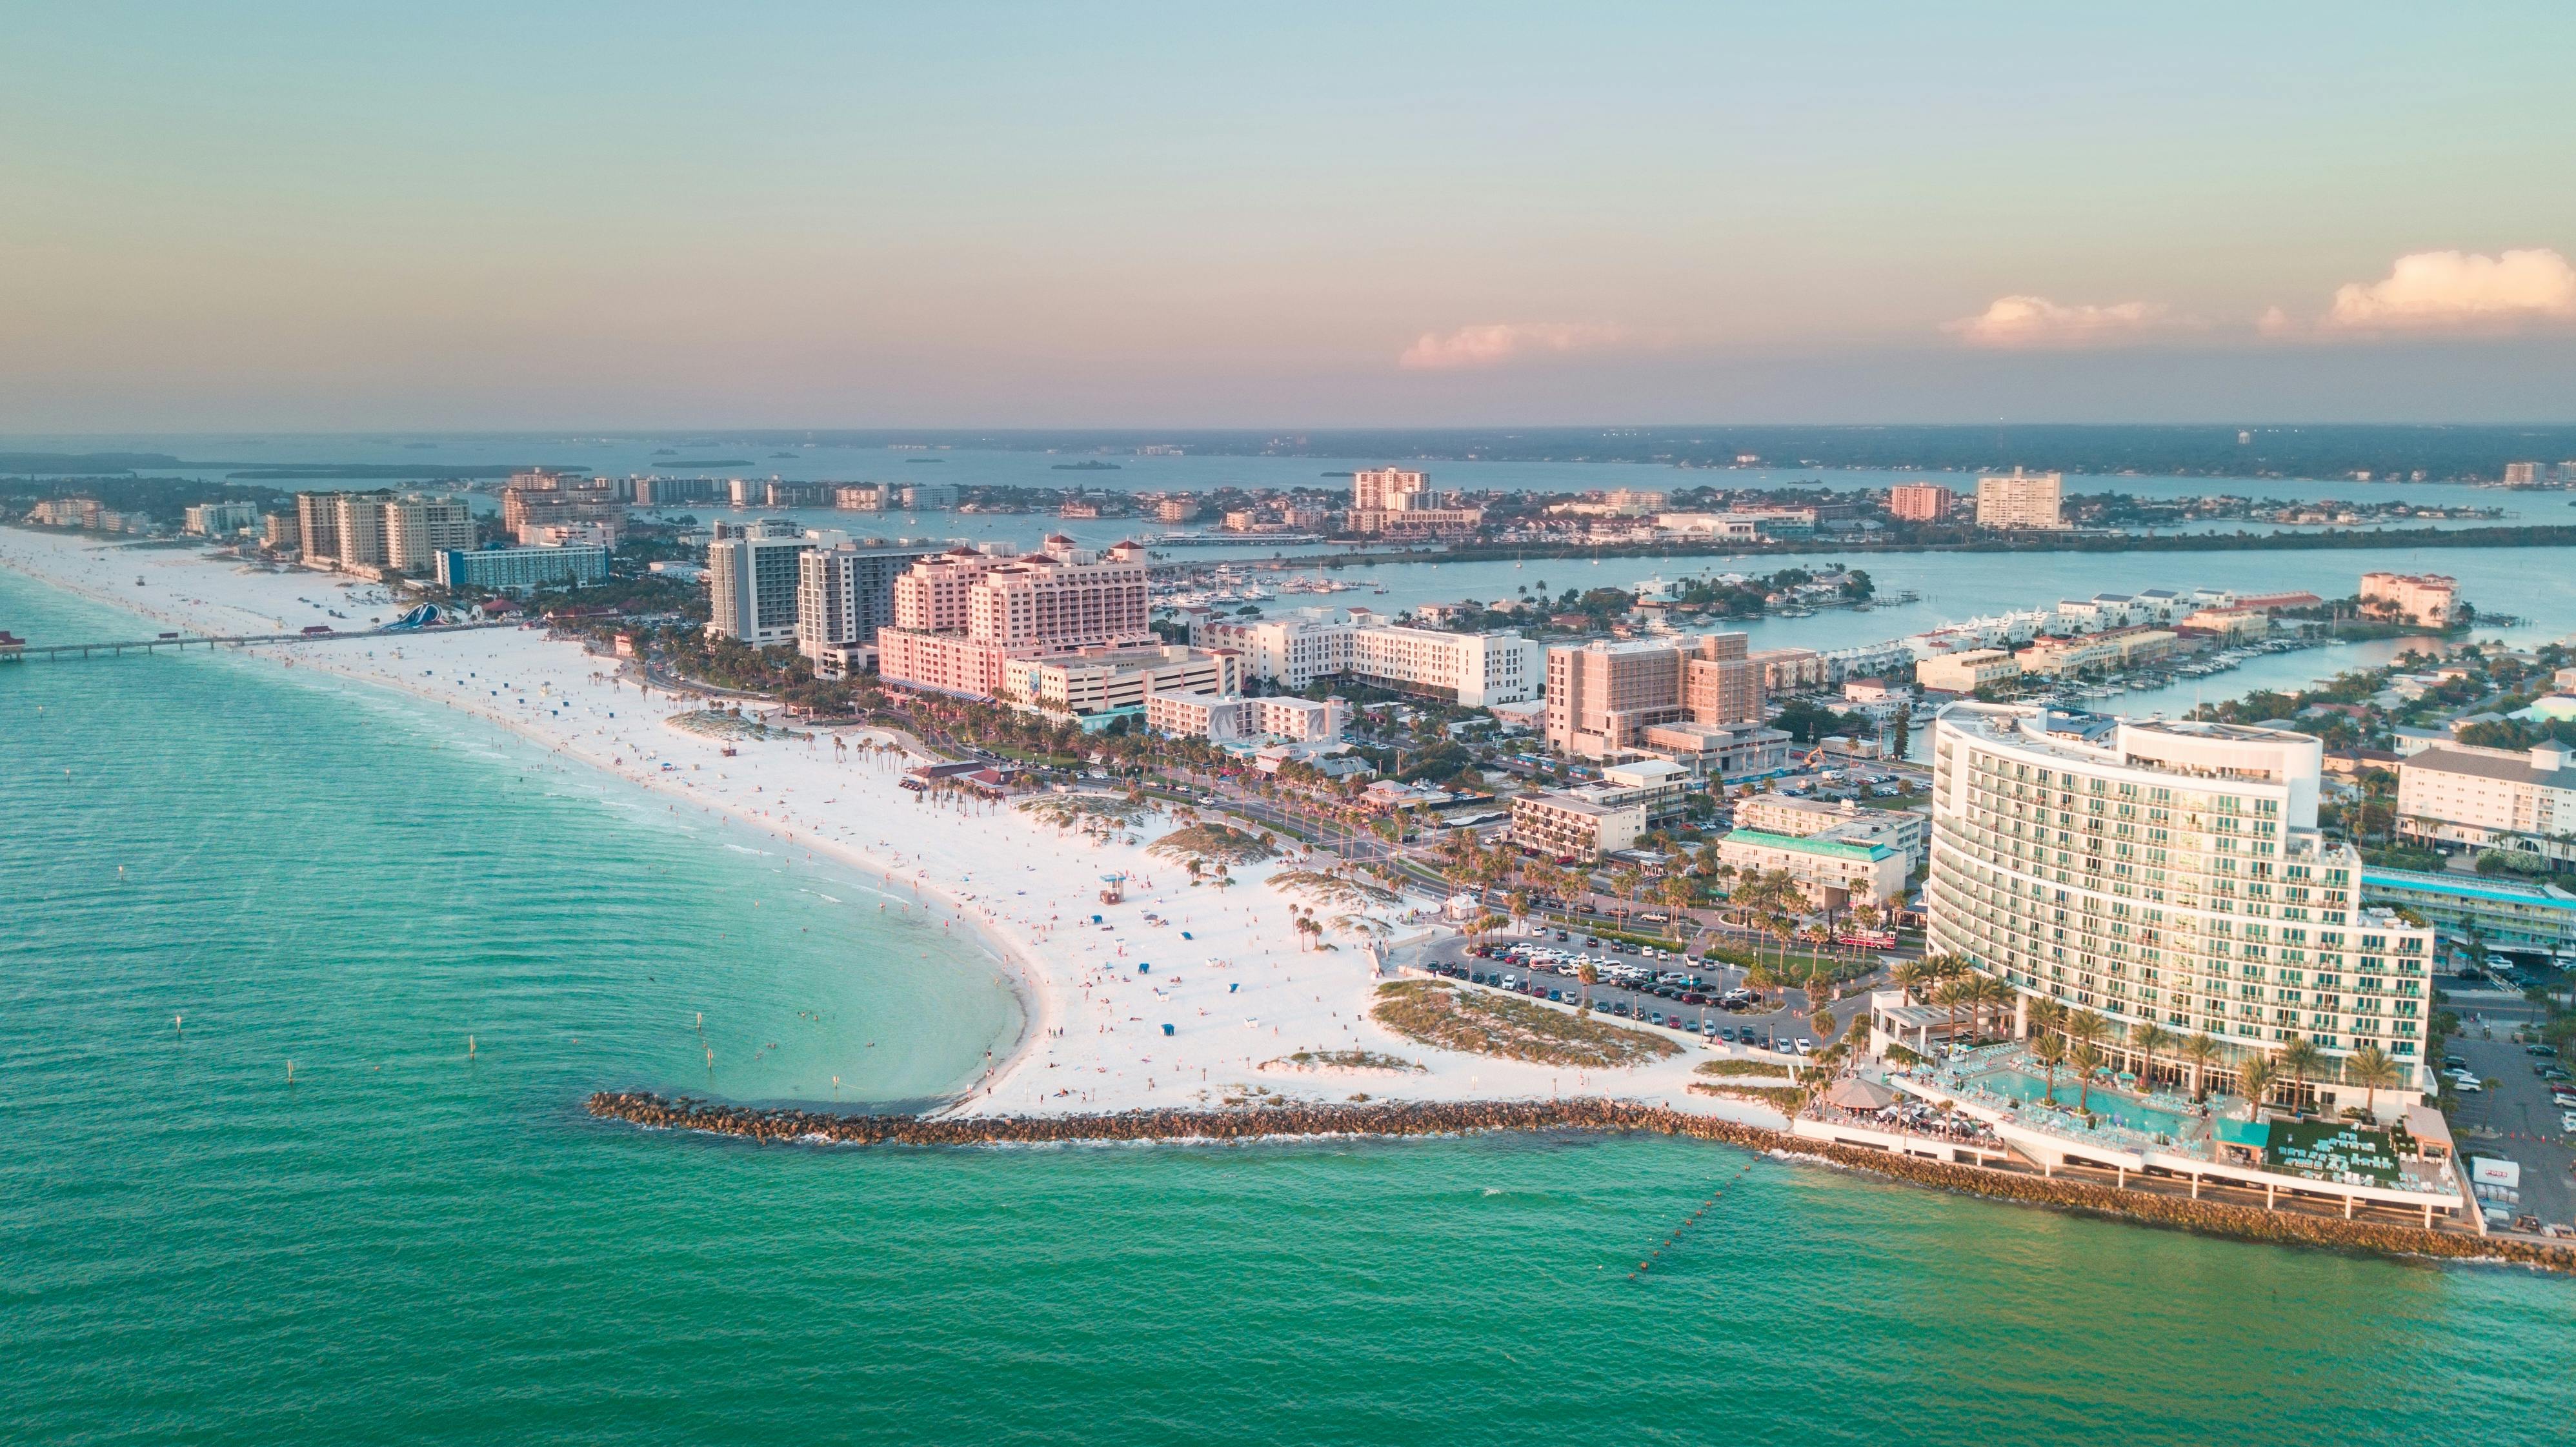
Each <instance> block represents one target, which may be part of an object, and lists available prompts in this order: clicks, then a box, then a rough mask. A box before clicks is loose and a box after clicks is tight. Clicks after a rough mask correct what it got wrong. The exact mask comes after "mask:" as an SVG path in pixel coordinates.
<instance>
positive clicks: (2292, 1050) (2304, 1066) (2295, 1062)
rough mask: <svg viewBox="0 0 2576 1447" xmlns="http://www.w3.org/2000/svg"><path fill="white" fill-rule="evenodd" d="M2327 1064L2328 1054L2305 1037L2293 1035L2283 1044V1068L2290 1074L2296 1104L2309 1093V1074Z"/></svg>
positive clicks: (2292, 1098)
mask: <svg viewBox="0 0 2576 1447" xmlns="http://www.w3.org/2000/svg"><path fill="white" fill-rule="evenodd" d="M2325 1063H2326V1053H2325V1052H2324V1051H2323V1050H2320V1049H2318V1048H2317V1043H2316V1042H2315V1041H2313V1040H2310V1039H2309V1038H2308V1037H2307V1036H2305V1035H2293V1036H2291V1037H2290V1038H2289V1039H2287V1040H2284V1041H2282V1042H2281V1067H2282V1068H2283V1069H2285V1070H2287V1071H2289V1072H2290V1079H2291V1081H2292V1083H2293V1089H2292V1090H2291V1100H2292V1101H2293V1102H2294V1103H2295V1102H2297V1101H2298V1100H2299V1099H2300V1098H2302V1097H2304V1096H2305V1095H2306V1094H2307V1093H2308V1073H2309V1072H2310V1071H2312V1070H2316V1069H2318V1068H2319V1067H2321V1066H2323V1065H2324V1064H2325Z"/></svg>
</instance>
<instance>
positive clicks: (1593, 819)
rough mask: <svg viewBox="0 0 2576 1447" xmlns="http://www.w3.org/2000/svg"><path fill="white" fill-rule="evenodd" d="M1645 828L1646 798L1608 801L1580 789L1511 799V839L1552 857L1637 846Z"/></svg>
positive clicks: (1595, 854)
mask: <svg viewBox="0 0 2576 1447" xmlns="http://www.w3.org/2000/svg"><path fill="white" fill-rule="evenodd" d="M1645 833H1646V806H1645V804H1644V803H1643V802H1642V801H1632V802H1628V803H1619V804H1605V803H1601V802H1599V801H1597V800H1592V799H1586V798H1584V797H1583V796H1581V795H1579V794H1560V793H1539V794H1523V795H1520V796H1519V797H1517V798H1515V799H1513V800H1512V843H1514V844H1516V845H1518V846H1519V847H1521V848H1523V849H1526V850H1529V851H1530V852H1531V853H1533V854H1538V855H1542V856H1544V857H1546V858H1549V859H1578V860H1593V859H1598V858H1600V857H1601V856H1602V855H1604V854H1608V853H1611V852H1613V851H1615V850H1620V849H1633V848H1635V847H1636V846H1637V841H1638V840H1639V839H1641V838H1643V837H1644V836H1645Z"/></svg>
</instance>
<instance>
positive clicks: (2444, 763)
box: [2405, 744, 2576, 789]
mask: <svg viewBox="0 0 2576 1447" xmlns="http://www.w3.org/2000/svg"><path fill="white" fill-rule="evenodd" d="M2532 752H2536V751H2530V752H2514V753H2491V752H2488V751H2486V750H2483V749H2469V748H2463V747H2460V746H2458V745H2448V746H2445V745H2439V744H2437V745H2435V746H2434V747H2432V748H2429V749H2425V750H2423V751H2422V752H2420V753H2418V754H2415V755H2414V756H2413V757H2411V758H2409V759H2407V760H2406V763H2405V767H2407V768H2409V769H2430V770H2432V771H2433V772H2435V773H2437V774H2467V775H2469V776H2470V777H2472V778H2478V779H2497V780H2501V781H2503V782H2505V783H2509V784H2546V785H2548V786H2550V787H2552V788H2557V789H2576V769H2543V768H2539V767H2537V766H2535V765H2534V764H2533V762H2532Z"/></svg>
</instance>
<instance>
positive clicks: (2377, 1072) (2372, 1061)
mask: <svg viewBox="0 0 2576 1447" xmlns="http://www.w3.org/2000/svg"><path fill="white" fill-rule="evenodd" d="M2343 1073H2344V1078H2345V1079H2347V1080H2350V1081H2351V1082H2352V1083H2353V1084H2355V1085H2358V1086H2360V1087H2361V1089H2362V1097H2361V1098H2362V1109H2363V1110H2364V1111H2365V1112H2366V1113H2368V1114H2369V1116H2370V1118H2371V1119H2373V1120H2377V1119H2378V1118H2379V1092H2381V1091H2383V1090H2394V1089H2395V1088H2396V1087H2397V1082H2398V1081H2399V1080H2401V1079H2403V1078H2404V1077H2403V1074H2402V1073H2401V1072H2400V1071H2399V1069H2398V1067H2397V1062H2396V1061H2395V1060H2394V1059H2392V1058H2390V1056H2389V1054H2388V1052H2387V1051H2385V1050H2382V1049H2380V1048H2379V1047H2378V1046H2376V1045H2364V1046H2363V1047H2361V1048H2360V1049H2359V1050H2356V1051H2354V1052H2353V1053H2352V1058H2351V1059H2349V1060H2347V1061H2345V1062H2344V1065H2343Z"/></svg>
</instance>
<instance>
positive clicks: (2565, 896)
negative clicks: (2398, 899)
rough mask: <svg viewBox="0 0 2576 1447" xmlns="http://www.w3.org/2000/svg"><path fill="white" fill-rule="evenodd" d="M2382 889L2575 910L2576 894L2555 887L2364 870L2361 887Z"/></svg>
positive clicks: (2476, 877)
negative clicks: (2417, 891) (2408, 890)
mask: <svg viewBox="0 0 2576 1447" xmlns="http://www.w3.org/2000/svg"><path fill="white" fill-rule="evenodd" d="M2373 885H2376V886H2378V887H2379V888H2382V889H2412V890H2420V891H2422V892H2424V893H2427V894H2448V895H2456V896H2459V897H2460V898H2463V899H2490V900H2495V901H2497V902H2499V903H2511V904H2554V905H2558V906H2561V907H2564V908H2570V909H2576V894H2569V893H2568V892H2567V891H2565V890H2563V889H2559V888H2556V887H2555V886H2552V885H2544V884H2524V883H2521V882H2519V881H2517V880H2509V879H2495V878H2491V877H2489V876H2486V875H2480V874H2428V873H2425V872H2423V871H2421V870H2414V869H2380V868H2377V867H2375V866H2374V867H2369V868H2365V869H2363V870H2362V871H2361V886H2362V888H2363V889H2369V888H2371V887H2372V886H2373Z"/></svg>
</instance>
